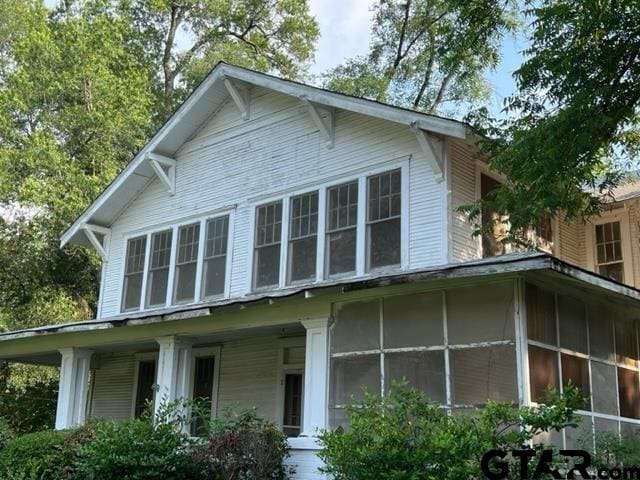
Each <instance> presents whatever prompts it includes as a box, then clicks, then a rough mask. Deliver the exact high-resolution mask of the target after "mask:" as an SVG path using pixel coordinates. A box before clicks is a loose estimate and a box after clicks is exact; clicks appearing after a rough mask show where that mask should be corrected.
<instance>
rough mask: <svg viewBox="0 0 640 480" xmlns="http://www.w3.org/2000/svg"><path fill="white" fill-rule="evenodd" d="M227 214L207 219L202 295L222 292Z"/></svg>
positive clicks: (224, 276) (225, 261)
mask: <svg viewBox="0 0 640 480" xmlns="http://www.w3.org/2000/svg"><path fill="white" fill-rule="evenodd" d="M228 236H229V216H228V215H225V216H224V217H220V218H214V219H211V220H209V221H207V236H206V243H205V251H204V265H203V270H202V281H203V286H202V295H203V297H205V298H206V297H212V296H216V295H222V294H223V293H224V285H225V278H226V268H227V240H228Z"/></svg>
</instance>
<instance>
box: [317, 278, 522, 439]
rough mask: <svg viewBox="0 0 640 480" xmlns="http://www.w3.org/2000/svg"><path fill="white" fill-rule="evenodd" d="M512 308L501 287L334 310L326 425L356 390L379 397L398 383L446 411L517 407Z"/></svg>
mask: <svg viewBox="0 0 640 480" xmlns="http://www.w3.org/2000/svg"><path fill="white" fill-rule="evenodd" d="M461 299H464V301H461ZM512 303H513V286H512V284H506V283H505V284H495V285H487V286H475V287H467V288H457V289H450V290H447V291H445V292H443V291H436V292H425V293H414V294H408V295H399V296H391V297H385V298H381V299H380V298H377V299H374V300H365V301H357V302H350V303H343V304H338V305H336V306H335V323H334V325H333V326H332V329H331V342H330V355H331V359H330V366H331V370H330V375H331V380H330V394H329V399H330V400H329V401H330V410H329V413H330V425H331V426H332V427H336V426H338V425H342V424H344V423H345V414H344V407H345V405H347V404H349V403H351V402H352V401H353V399H354V398H355V399H356V400H358V399H362V398H363V389H367V390H368V391H369V392H372V393H376V394H385V393H386V392H388V391H389V388H390V387H391V386H392V384H393V382H394V381H399V380H402V379H405V380H406V381H407V382H408V383H409V384H410V386H412V387H414V388H417V389H419V390H421V391H422V392H424V394H425V396H426V397H428V398H430V399H431V400H433V401H434V402H437V403H440V404H442V405H444V406H445V407H446V408H453V409H465V408H469V407H472V406H476V405H482V404H485V403H486V402H487V400H489V399H491V400H495V401H498V402H508V403H515V402H517V400H518V395H517V390H518V389H517V379H516V370H517V368H516V364H517V362H516V350H515V322H514V313H513V306H512ZM445 332H447V333H446V335H445ZM447 364H448V365H449V366H450V367H449V372H448V374H447V373H446V365H447Z"/></svg>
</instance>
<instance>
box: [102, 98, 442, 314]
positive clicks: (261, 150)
mask: <svg viewBox="0 0 640 480" xmlns="http://www.w3.org/2000/svg"><path fill="white" fill-rule="evenodd" d="M335 135H336V138H335V147H334V148H332V149H327V148H326V146H325V144H324V139H323V138H321V136H320V135H319V132H318V130H317V128H316V126H315V125H314V123H313V122H312V120H311V118H310V116H309V114H308V112H307V110H306V108H305V107H304V106H302V105H301V104H299V103H298V102H297V101H296V100H294V99H291V98H290V97H287V96H284V95H280V94H275V93H266V92H260V91H258V92H256V95H254V97H253V100H252V103H251V118H250V119H249V120H246V121H244V120H242V119H241V118H240V115H239V113H238V111H237V109H236V107H235V105H234V104H233V102H226V103H225V104H224V105H223V106H222V108H220V109H219V111H218V112H217V114H216V115H215V116H213V117H212V118H211V120H210V121H209V123H208V124H207V125H205V126H204V127H203V128H202V129H201V130H200V131H199V132H198V134H196V135H195V137H194V139H193V140H192V141H191V144H192V145H193V144H194V142H195V143H197V142H198V141H199V140H202V139H204V140H205V144H204V145H201V146H200V147H199V148H198V149H196V150H193V151H189V148H187V147H185V148H184V149H183V151H182V152H179V154H178V156H177V162H178V163H177V168H176V194H175V195H174V196H169V195H168V194H167V192H166V189H165V187H164V186H163V185H162V184H161V183H160V182H159V181H158V180H153V181H152V182H151V183H150V184H149V186H148V187H147V188H146V189H145V190H144V192H143V193H142V194H141V195H139V196H138V198H136V199H135V200H134V201H133V202H132V203H131V204H130V205H129V206H128V208H127V209H125V210H124V211H123V212H122V214H121V215H120V217H119V218H118V219H117V220H116V221H115V222H114V224H113V225H112V226H111V227H112V239H111V242H110V248H109V262H108V263H107V266H106V269H105V279H104V282H105V287H104V289H103V293H102V297H101V300H100V301H101V312H102V316H103V317H108V316H111V315H115V314H118V313H119V312H118V311H117V310H118V305H119V299H120V295H121V285H122V266H123V260H124V255H125V250H126V245H125V236H126V235H128V234H130V233H131V232H142V231H144V230H145V229H151V228H154V227H157V226H158V225H161V224H163V223H168V222H179V221H181V219H183V218H184V217H185V215H189V216H196V215H205V214H207V213H208V212H211V211H214V210H216V209H219V208H221V207H224V206H229V205H235V209H236V218H235V228H234V239H233V244H232V245H233V249H232V252H231V254H232V255H233V261H232V271H231V286H230V292H231V295H232V296H234V297H237V296H242V295H244V294H246V293H247V291H248V287H249V285H250V281H249V278H248V277H249V275H250V273H251V265H250V264H249V262H250V255H248V253H249V252H250V251H251V245H252V239H251V238H249V235H250V230H251V225H249V223H250V218H251V212H252V210H253V208H254V206H255V205H254V203H255V202H254V199H255V198H258V197H260V198H267V197H269V196H270V195H280V194H281V193H282V192H283V191H287V190H291V189H297V188H301V187H304V186H307V187H310V186H313V185H314V184H315V185H318V184H320V183H322V182H324V181H326V180H327V179H330V178H335V179H336V181H339V180H338V179H339V178H340V177H341V176H348V175H352V174H353V173H354V172H359V171H363V170H366V169H369V168H375V167H376V165H381V164H384V163H388V162H393V161H398V160H400V159H406V158H411V160H410V192H409V198H410V200H409V202H410V205H409V212H410V213H409V215H410V238H409V253H410V256H409V266H410V267H412V268H417V267H423V266H433V265H437V264H442V263H443V259H444V258H445V257H444V255H443V251H442V249H443V245H446V243H444V238H445V235H446V232H444V229H443V227H442V225H443V224H444V212H443V208H444V207H443V205H444V203H443V196H444V187H443V184H442V183H437V182H436V181H435V179H434V176H433V172H432V171H431V170H430V167H429V163H428V162H427V159H426V158H425V157H424V154H423V152H422V151H420V149H419V147H418V144H417V142H416V139H415V135H413V134H412V133H411V132H410V131H409V129H408V128H406V127H403V126H400V125H397V124H394V123H391V122H385V121H381V120H379V119H373V118H369V117H364V116H361V115H358V114H354V113H351V112H344V111H339V112H337V113H336V132H335ZM220 139H222V140H220Z"/></svg>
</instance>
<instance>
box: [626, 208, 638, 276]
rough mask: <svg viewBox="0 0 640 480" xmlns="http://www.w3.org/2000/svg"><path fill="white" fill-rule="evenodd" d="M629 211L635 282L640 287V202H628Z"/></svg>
mask: <svg viewBox="0 0 640 480" xmlns="http://www.w3.org/2000/svg"><path fill="white" fill-rule="evenodd" d="M627 208H628V209H629V232H630V234H631V259H632V260H633V277H634V278H633V281H634V286H635V287H636V288H639V287H640V201H638V200H637V199H634V200H630V201H629V202H627Z"/></svg>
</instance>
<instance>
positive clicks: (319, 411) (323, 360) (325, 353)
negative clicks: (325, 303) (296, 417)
mask: <svg viewBox="0 0 640 480" xmlns="http://www.w3.org/2000/svg"><path fill="white" fill-rule="evenodd" d="M302 325H303V326H304V328H306V329H307V342H306V351H305V363H304V407H303V417H302V434H301V436H304V437H312V436H315V435H316V433H317V431H318V429H323V428H326V427H327V401H328V391H329V389H328V385H329V372H328V370H329V319H328V318H317V319H312V320H303V321H302Z"/></svg>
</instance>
